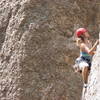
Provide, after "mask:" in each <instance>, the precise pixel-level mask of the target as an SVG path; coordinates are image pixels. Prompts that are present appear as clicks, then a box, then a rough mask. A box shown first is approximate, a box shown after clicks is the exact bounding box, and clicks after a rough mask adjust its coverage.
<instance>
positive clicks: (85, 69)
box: [82, 67, 89, 84]
mask: <svg viewBox="0 0 100 100" xmlns="http://www.w3.org/2000/svg"><path fill="white" fill-rule="evenodd" d="M88 74H89V70H88V67H84V68H83V69H82V78H83V82H84V83H85V84H87V81H88Z"/></svg>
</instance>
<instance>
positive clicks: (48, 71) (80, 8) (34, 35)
mask: <svg viewBox="0 0 100 100" xmlns="http://www.w3.org/2000/svg"><path fill="white" fill-rule="evenodd" d="M98 12H99V0H97V1H96V0H95V1H93V2H92V1H90V0H87V1H85V0H1V1H0V49H1V51H0V100H79V99H80V97H81V87H82V86H81V84H82V82H81V79H80V76H79V75H75V74H74V73H73V70H72V68H71V66H72V65H73V60H74V59H75V57H77V56H78V52H77V48H76V46H75V43H74V42H73V33H74V31H75V29H76V28H79V27H87V28H88V30H89V31H90V32H91V35H93V37H97V36H98V34H96V33H98V31H99V28H100V27H99V24H100V21H99V20H100V17H99V13H98Z"/></svg>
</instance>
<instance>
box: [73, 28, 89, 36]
mask: <svg viewBox="0 0 100 100" xmlns="http://www.w3.org/2000/svg"><path fill="white" fill-rule="evenodd" d="M85 32H87V30H86V29H85V28H79V29H77V30H76V32H75V34H76V36H77V37H79V36H81V35H84V33H85Z"/></svg>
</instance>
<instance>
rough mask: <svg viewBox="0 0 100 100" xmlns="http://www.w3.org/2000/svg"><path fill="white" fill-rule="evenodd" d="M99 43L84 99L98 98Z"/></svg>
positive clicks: (99, 72)
mask: <svg viewBox="0 0 100 100" xmlns="http://www.w3.org/2000/svg"><path fill="white" fill-rule="evenodd" d="M99 61H100V44H99V45H98V48H97V52H96V55H95V56H94V58H93V63H92V69H91V73H90V76H89V86H88V88H87V92H86V94H85V100H99V99H100V88H99V87H100V62H99Z"/></svg>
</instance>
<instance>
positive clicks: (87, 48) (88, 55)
mask: <svg viewBox="0 0 100 100" xmlns="http://www.w3.org/2000/svg"><path fill="white" fill-rule="evenodd" d="M75 35H76V45H77V46H78V47H79V49H80V56H79V57H78V58H77V59H76V61H75V62H76V64H77V65H78V67H79V70H78V71H80V72H81V73H82V78H83V83H84V87H85V88H86V87H87V83H88V82H87V80H88V75H89V70H90V67H91V60H92V56H93V55H94V54H95V50H96V47H97V45H98V43H99V40H97V41H96V42H95V44H94V45H93V46H92V45H91V42H90V40H89V38H90V34H89V33H88V31H87V30H86V29H85V28H79V29H77V30H76V32H75Z"/></svg>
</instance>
